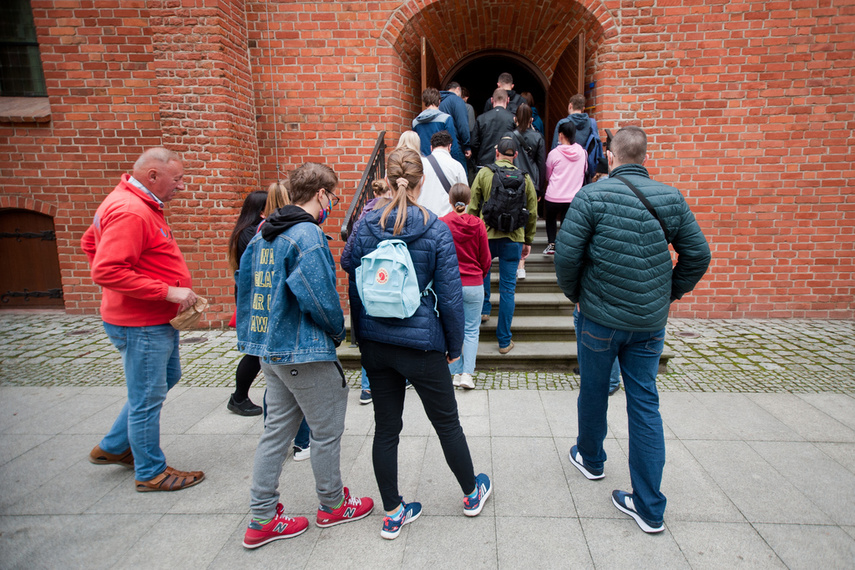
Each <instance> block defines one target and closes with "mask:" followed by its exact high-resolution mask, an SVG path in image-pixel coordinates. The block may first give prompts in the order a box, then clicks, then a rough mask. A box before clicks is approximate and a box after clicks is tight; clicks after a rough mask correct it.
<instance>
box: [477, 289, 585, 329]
mask: <svg viewBox="0 0 855 570" xmlns="http://www.w3.org/2000/svg"><path fill="white" fill-rule="evenodd" d="M499 301H500V295H499V294H498V293H497V292H493V294H492V295H491V296H490V302H491V304H492V310H491V311H490V314H491V315H493V316H497V315H498V314H499ZM573 307H574V305H573V303H572V302H570V299H568V298H567V297H565V296H564V294H563V293H561V292H560V291H558V287H556V288H555V292H553V293H527V292H520V290H517V292H516V293H515V294H514V317H517V316H520V317H526V316H569V318H570V319H571V324H572V319H573Z"/></svg>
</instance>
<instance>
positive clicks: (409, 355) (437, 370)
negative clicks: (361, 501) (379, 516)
mask: <svg viewBox="0 0 855 570" xmlns="http://www.w3.org/2000/svg"><path fill="white" fill-rule="evenodd" d="M359 348H360V350H361V351H362V366H363V367H364V368H365V371H366V372H367V373H368V378H369V380H370V382H371V398H372V400H373V402H374V424H375V425H374V448H373V460H374V476H375V477H376V479H377V486H378V487H379V489H380V496H381V497H382V499H383V508H384V509H385V510H387V511H391V510H393V509H396V508H397V507H398V505H400V504H401V495H400V493H398V442H399V440H400V438H399V436H400V434H401V429H402V428H403V426H404V422H403V413H404V396H405V393H406V391H407V387H406V381H407V380H408V379H409V381H410V382H411V383H412V385H413V388H414V389H415V391H416V394H418V395H419V398H420V399H421V401H422V405H423V406H424V409H425V413H426V414H427V417H428V419H429V420H430V422H431V424H432V425H433V428H434V430H435V431H436V434H437V436H439V442H440V445H441V446H442V452H443V454H444V455H445V462H446V463H447V464H448V467H449V468H450V469H451V472H452V473H454V476H455V477H456V478H457V482H458V483H459V484H460V489H461V490H462V491H463V493H464V494H469V493H471V492H472V491H474V490H475V472H474V470H473V468H472V456H471V455H470V454H469V446H468V444H467V443H466V435H464V433H463V428H462V427H460V418H459V417H458V415H457V400H456V399H455V398H454V386H453V385H452V383H451V374H450V373H449V371H448V363H447V362H446V360H445V355H444V354H442V353H440V352H437V351H424V350H416V349H412V348H405V347H402V346H395V345H392V344H385V343H380V342H373V341H368V340H363V341H361V342H360V345H359Z"/></svg>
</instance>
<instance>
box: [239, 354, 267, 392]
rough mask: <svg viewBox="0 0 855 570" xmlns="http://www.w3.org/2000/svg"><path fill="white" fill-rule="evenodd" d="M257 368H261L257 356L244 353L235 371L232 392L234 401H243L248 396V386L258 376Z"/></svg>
mask: <svg viewBox="0 0 855 570" xmlns="http://www.w3.org/2000/svg"><path fill="white" fill-rule="evenodd" d="M259 370H261V362H259V360H258V357H257V356H253V355H251V354H244V355H243V358H241V359H240V362H239V363H238V367H237V371H236V372H235V393H234V394H233V396H234V398H235V402H243V401H244V400H246V399H247V398H249V387H250V386H252V381H253V380H255V377H256V376H258V371H259Z"/></svg>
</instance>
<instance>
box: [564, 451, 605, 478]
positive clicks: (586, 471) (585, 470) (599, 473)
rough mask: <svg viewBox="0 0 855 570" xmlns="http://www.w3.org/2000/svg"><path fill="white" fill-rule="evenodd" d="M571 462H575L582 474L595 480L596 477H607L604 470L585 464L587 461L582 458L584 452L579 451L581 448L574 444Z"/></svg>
mask: <svg viewBox="0 0 855 570" xmlns="http://www.w3.org/2000/svg"><path fill="white" fill-rule="evenodd" d="M570 463H572V464H573V466H574V467H576V469H578V470H579V471H581V472H582V475H584V476H585V477H587V478H588V479H590V480H592V481H594V480H596V479H602V478H603V477H605V476H606V475H605V473H603V470H602V469H600V470H596V469H591V468H590V467H586V466H585V461H584V460H583V459H582V454H581V453H579V450H578V449H577V448H576V446H575V445H574V446H573V447H571V448H570Z"/></svg>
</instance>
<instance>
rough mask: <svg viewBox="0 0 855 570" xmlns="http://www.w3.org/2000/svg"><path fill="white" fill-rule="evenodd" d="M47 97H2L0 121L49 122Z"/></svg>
mask: <svg viewBox="0 0 855 570" xmlns="http://www.w3.org/2000/svg"><path fill="white" fill-rule="evenodd" d="M49 122H50V102H49V101H48V98H47V97H0V123H49Z"/></svg>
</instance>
